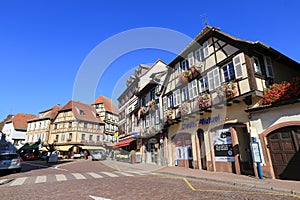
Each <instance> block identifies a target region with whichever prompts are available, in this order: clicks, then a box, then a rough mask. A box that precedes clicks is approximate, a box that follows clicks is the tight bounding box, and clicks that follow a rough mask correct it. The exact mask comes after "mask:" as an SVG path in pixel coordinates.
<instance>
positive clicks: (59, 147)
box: [55, 145, 72, 151]
mask: <svg viewBox="0 0 300 200" xmlns="http://www.w3.org/2000/svg"><path fill="white" fill-rule="evenodd" d="M71 147H72V145H65V146H55V149H56V150H58V151H69V149H70V148H71Z"/></svg>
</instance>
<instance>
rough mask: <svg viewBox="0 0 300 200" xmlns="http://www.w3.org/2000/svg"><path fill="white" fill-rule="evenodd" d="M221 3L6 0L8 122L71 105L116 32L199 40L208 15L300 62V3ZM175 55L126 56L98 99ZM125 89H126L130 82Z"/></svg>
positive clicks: (2, 47) (3, 105)
mask: <svg viewBox="0 0 300 200" xmlns="http://www.w3.org/2000/svg"><path fill="white" fill-rule="evenodd" d="M218 2H219V3H216V1H209V0H202V1H199V0H198V1H197V0H185V1H174V0H173V1H168V0H166V1H162V0H160V1H158V0H152V1H135V0H131V1H122V0H119V1H117V0H110V1H104V0H103V1H100V0H98V1H96V0H89V1H85V0H81V1H78V0H44V1H40V0H36V1H33V0H26V1H14V0H1V1H0V52H1V53H0V68H1V79H0V80H1V83H2V87H1V89H2V92H1V94H2V95H1V99H0V121H1V120H2V119H3V118H4V117H5V116H6V115H7V114H10V113H12V114H16V113H19V112H21V113H31V114H38V112H39V111H42V110H45V109H47V108H50V107H52V106H53V105H55V104H58V103H60V104H61V105H64V104H66V103H67V102H68V101H69V100H70V99H72V92H73V85H74V81H75V78H76V76H77V73H78V71H79V69H80V66H81V65H82V63H83V61H84V60H85V58H86V57H87V56H88V55H89V54H90V52H91V51H92V50H93V49H94V48H95V47H96V46H97V45H99V44H100V43H101V42H103V41H104V40H106V39H108V38H110V37H112V36H114V35H115V34H118V33H121V32H123V31H126V30H130V29H135V28H142V27H161V28H168V29H172V30H175V31H178V32H181V33H183V34H186V35H188V36H189V37H192V38H193V37H194V36H196V35H197V34H198V33H199V32H200V31H201V29H202V28H203V27H204V25H203V19H202V17H201V16H202V15H204V14H205V15H206V18H207V21H208V24H209V25H211V26H216V27H219V28H221V30H222V31H224V32H226V33H228V34H231V35H234V36H236V37H238V38H241V39H247V40H252V41H257V40H260V41H262V42H263V43H265V44H268V45H269V46H271V47H273V48H275V49H277V50H278V51H280V52H282V53H283V54H285V55H287V56H288V57H290V58H292V59H294V60H296V61H297V62H299V61H300V54H299V45H300V37H299V32H300V25H299V21H298V20H299V19H300V14H299V7H300V1H298V0H291V1H284V0H277V1H271V0H266V1H261V0H260V1H258V0H253V1H251V2H245V3H242V2H243V1H237V0H232V1H226V2H225V1H218ZM174 42H175V41H174ZM108 51H113V49H108ZM174 57H175V55H174V54H173V53H170V52H167V51H162V50H156V49H144V50H136V51H133V52H130V53H128V54H126V55H122V56H120V57H119V58H118V59H116V60H115V61H114V62H113V63H112V64H111V65H110V66H109V67H108V68H107V69H106V71H105V73H104V74H103V76H101V79H100V81H99V84H98V87H97V90H96V91H95V95H96V96H98V95H100V94H101V95H105V96H108V97H114V98H115V96H117V94H118V91H117V92H116V90H114V89H115V88H116V83H117V82H118V81H119V80H120V78H121V77H123V75H124V74H128V73H129V72H131V71H132V69H133V68H134V67H136V66H138V64H139V63H153V62H155V61H156V60H157V59H158V58H161V59H162V60H164V61H165V62H166V63H169V62H170V61H171V60H172V59H173V58H174ZM99 59H101V58H99ZM99 67H101V66H99ZM123 87H124V86H123ZM117 88H118V89H119V90H121V89H122V85H120V86H117ZM113 91H115V94H113ZM86 103H92V102H86Z"/></svg>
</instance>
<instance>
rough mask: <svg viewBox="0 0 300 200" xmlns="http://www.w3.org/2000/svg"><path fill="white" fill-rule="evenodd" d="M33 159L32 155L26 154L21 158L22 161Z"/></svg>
mask: <svg viewBox="0 0 300 200" xmlns="http://www.w3.org/2000/svg"><path fill="white" fill-rule="evenodd" d="M34 159H35V157H34V155H33V154H31V153H26V154H24V156H23V160H34Z"/></svg>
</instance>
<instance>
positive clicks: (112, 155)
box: [110, 150, 115, 160]
mask: <svg viewBox="0 0 300 200" xmlns="http://www.w3.org/2000/svg"><path fill="white" fill-rule="evenodd" d="M110 156H111V159H112V160H113V159H114V157H115V152H114V150H112V151H111V155H110Z"/></svg>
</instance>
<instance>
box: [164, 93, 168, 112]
mask: <svg viewBox="0 0 300 200" xmlns="http://www.w3.org/2000/svg"><path fill="white" fill-rule="evenodd" d="M163 109H164V111H165V110H168V97H166V96H164V97H163Z"/></svg>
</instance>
